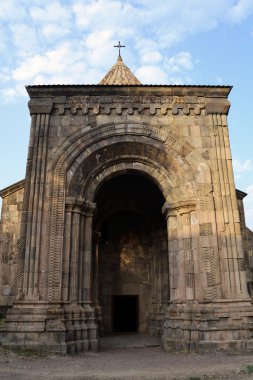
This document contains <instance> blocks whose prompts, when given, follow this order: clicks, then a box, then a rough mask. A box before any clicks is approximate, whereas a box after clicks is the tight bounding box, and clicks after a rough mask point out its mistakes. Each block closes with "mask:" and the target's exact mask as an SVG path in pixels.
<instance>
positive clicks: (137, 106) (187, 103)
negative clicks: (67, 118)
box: [54, 95, 206, 115]
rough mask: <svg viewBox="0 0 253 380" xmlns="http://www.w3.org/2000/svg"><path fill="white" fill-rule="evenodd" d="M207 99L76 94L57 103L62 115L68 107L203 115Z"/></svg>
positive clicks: (104, 111) (90, 111) (95, 111)
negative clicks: (64, 101) (65, 100)
mask: <svg viewBox="0 0 253 380" xmlns="http://www.w3.org/2000/svg"><path fill="white" fill-rule="evenodd" d="M205 104H206V100H205V98H204V97H202V96H158V95H154V96H72V97H69V98H68V101H67V102H66V103H65V104H55V105H54V107H55V108H56V109H58V112H59V115H63V114H64V113H65V110H66V109H70V112H71V113H72V114H73V115H74V114H76V113H77V111H78V110H80V111H81V112H82V114H84V115H87V114H93V115H98V114H105V115H109V114H111V113H112V111H113V110H114V111H115V112H116V114H117V115H121V114H122V113H126V114H128V115H132V114H134V113H137V114H143V113H144V112H145V111H147V112H148V113H149V114H150V115H155V114H157V112H158V111H160V113H161V114H162V115H168V114H171V115H178V114H179V115H180V114H182V115H189V114H190V113H193V114H195V115H199V114H200V113H201V112H202V111H203V110H204V109H205Z"/></svg>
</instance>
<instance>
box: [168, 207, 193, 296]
mask: <svg viewBox="0 0 253 380" xmlns="http://www.w3.org/2000/svg"><path fill="white" fill-rule="evenodd" d="M195 210H196V202H195V201H184V202H179V203H177V204H169V203H165V205H164V206H163V213H164V214H165V216H166V219H167V228H168V256H169V277H170V303H184V302H186V301H193V300H194V299H196V296H195V276H196V269H194V261H196V258H194V254H195V255H196V254H197V252H196V251H195V252H194V251H193V246H194V245H195V244H196V239H197V236H196V235H195V234H194V235H193V234H192V232H193V228H192V222H193V220H194V219H193V216H194V213H195Z"/></svg>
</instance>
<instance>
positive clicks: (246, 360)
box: [0, 347, 253, 380]
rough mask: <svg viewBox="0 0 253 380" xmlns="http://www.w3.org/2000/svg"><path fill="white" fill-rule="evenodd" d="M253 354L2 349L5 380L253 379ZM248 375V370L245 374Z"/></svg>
mask: <svg viewBox="0 0 253 380" xmlns="http://www.w3.org/2000/svg"><path fill="white" fill-rule="evenodd" d="M248 366H252V367H251V368H253V354H252V355H249V354H247V355H246V354H245V355H239V354H237V355H226V354H221V353H219V354H217V353H216V354H215V353H213V354H209V355H199V354H189V355H182V354H173V355H171V354H168V353H165V352H164V351H163V350H162V349H161V348H160V347H146V348H117V349H116V348H114V349H103V350H101V351H100V352H98V353H91V352H90V353H83V354H81V355H78V356H70V355H65V356H60V355H43V354H32V353H26V354H21V353H15V352H10V351H6V350H3V349H0V379H1V380H24V379H25V380H30V379H33V380H34V379H35V380H44V379H47V380H50V379H52V380H56V379H61V380H65V379H70V380H77V379H78V380H81V379H87V380H91V379H92V380H95V379H97V380H103V379H107V380H108V379H110V380H113V379H120V380H129V379H140V380H151V379H156V380H165V379H168V380H172V379H173V380H186V379H187V380H202V379H203V380H211V379H230V380H250V379H251V380H253V373H252V374H249V373H248V374H246V373H245V374H243V373H242V372H241V371H242V370H246V368H247V367H248ZM245 372H247V371H245Z"/></svg>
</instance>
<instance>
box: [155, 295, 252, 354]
mask: <svg viewBox="0 0 253 380" xmlns="http://www.w3.org/2000/svg"><path fill="white" fill-rule="evenodd" d="M162 346H163V348H164V349H165V351H169V352H199V353H204V352H210V351H221V350H222V351H226V352H233V351H239V350H240V351H241V350H243V351H252V350H253V306H252V304H251V302H250V300H245V301H244V300H231V301H229V300H224V301H216V302H209V303H203V304H196V305H194V304H193V305H186V304H174V305H170V306H169V307H168V309H167V313H166V317H165V322H164V324H163V335H162Z"/></svg>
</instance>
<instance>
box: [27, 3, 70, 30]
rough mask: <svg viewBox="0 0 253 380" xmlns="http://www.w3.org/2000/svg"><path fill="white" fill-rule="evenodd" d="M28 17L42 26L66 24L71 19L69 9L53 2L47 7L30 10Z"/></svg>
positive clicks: (42, 6)
mask: <svg viewBox="0 0 253 380" xmlns="http://www.w3.org/2000/svg"><path fill="white" fill-rule="evenodd" d="M30 15H31V17H32V18H33V20H34V21H36V22H39V23H42V24H48V23H51V22H57V23H58V22H59V23H66V22H68V21H69V20H70V18H71V9H70V7H69V6H66V5H61V3H60V2H59V1H54V2H50V3H49V4H47V5H41V6H40V7H32V8H30Z"/></svg>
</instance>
